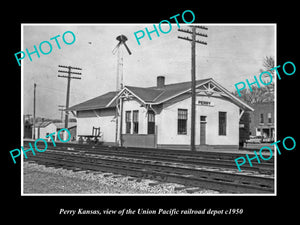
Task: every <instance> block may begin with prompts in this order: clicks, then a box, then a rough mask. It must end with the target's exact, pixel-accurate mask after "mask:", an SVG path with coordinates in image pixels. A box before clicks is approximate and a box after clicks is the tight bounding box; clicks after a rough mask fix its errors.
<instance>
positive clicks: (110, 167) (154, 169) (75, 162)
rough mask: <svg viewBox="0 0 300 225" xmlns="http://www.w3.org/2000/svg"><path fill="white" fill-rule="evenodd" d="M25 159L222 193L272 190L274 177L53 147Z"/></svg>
mask: <svg viewBox="0 0 300 225" xmlns="http://www.w3.org/2000/svg"><path fill="white" fill-rule="evenodd" d="M28 160H30V161H36V162H37V163H39V164H45V165H51V166H55V167H64V168H68V169H76V170H78V169H80V170H92V171H102V172H111V173H117V174H122V175H126V176H133V177H142V178H149V179H154V180H159V181H163V182H172V183H180V184H183V185H186V186H188V187H201V188H205V189H211V190H217V191H220V192H225V193H273V192H274V179H272V178H268V177H260V176H253V175H251V176H250V175H242V174H234V173H228V172H224V171H211V170H208V169H204V168H199V167H198V168H195V167H190V166H188V165H187V164H178V163H176V164H174V163H171V162H161V161H157V160H153V159H151V158H148V159H136V158H126V157H121V156H119V155H118V156H116V155H115V156H111V155H110V156H108V155H100V154H93V153H91V152H88V153H87V152H83V151H73V150H67V151H64V150H62V149H60V150H57V149H56V147H55V148H53V149H48V150H47V151H45V152H43V153H39V154H37V155H36V156H33V155H30V156H28ZM25 161H26V160H25Z"/></svg>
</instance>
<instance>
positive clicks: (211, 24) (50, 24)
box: [20, 23, 277, 197]
mask: <svg viewBox="0 0 300 225" xmlns="http://www.w3.org/2000/svg"><path fill="white" fill-rule="evenodd" d="M151 24H153V23H127V24H122V23H121V24H120V23H112V24H110V23H103V24H102V23H96V24H95V23H92V24H89V23H62V24H61V23H21V51H23V49H24V46H23V38H24V37H23V32H24V29H23V28H24V26H116V25H122V26H134V25H136V26H141V25H146V26H147V25H151ZM155 24H156V23H155ZM171 24H172V25H174V26H175V25H177V24H176V23H171ZM180 25H187V24H180ZM190 25H201V26H274V40H275V41H274V44H275V48H274V49H275V55H274V58H275V65H277V23H226V24H222V23H203V24H202V23H201V24H199V23H192V24H190ZM249 76H250V74H249ZM23 83H24V76H23V63H21V144H20V145H21V146H23V135H24V126H23V122H24V121H23V114H24V112H23V109H24V107H23V106H24V105H23V100H24V99H23V92H24V88H23ZM274 123H275V141H277V77H276V79H275V109H274ZM21 152H22V151H21ZM20 157H21V196H188V197H195V196H216V197H217V196H277V151H275V150H274V161H275V164H274V166H275V171H274V193H271V194H65V193H64V194H27V193H26V194H24V186H23V184H24V179H23V173H24V171H23V162H24V160H23V152H22V153H21V156H20Z"/></svg>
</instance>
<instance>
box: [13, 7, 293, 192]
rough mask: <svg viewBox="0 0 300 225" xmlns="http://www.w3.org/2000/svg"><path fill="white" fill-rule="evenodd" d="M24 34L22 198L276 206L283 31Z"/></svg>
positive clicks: (166, 27)
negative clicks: (206, 200) (220, 199)
mask: <svg viewBox="0 0 300 225" xmlns="http://www.w3.org/2000/svg"><path fill="white" fill-rule="evenodd" d="M186 14H187V13H186ZM22 32H23V33H22V40H23V48H22V49H23V52H22V53H20V54H19V58H18V63H19V62H20V63H21V67H22V68H21V69H22V79H23V89H22V90H23V94H22V96H23V100H22V104H23V106H22V109H23V114H22V115H23V118H22V119H23V123H22V126H23V127H24V128H23V140H24V142H23V144H24V149H25V150H26V152H25V154H24V158H23V159H24V160H22V163H23V167H22V171H23V172H22V194H24V195H69V194H71V195H245V194H247V195H274V194H276V188H275V187H276V185H275V182H276V164H275V163H274V160H273V158H272V156H273V155H275V154H276V150H275V151H274V147H275V146H271V145H270V144H271V143H273V142H274V141H276V140H275V136H276V110H275V105H276V102H275V89H276V74H275V71H274V70H272V69H273V68H274V67H275V62H276V24H187V23H184V22H182V23H180V24H176V23H172V24H171V23H170V22H164V23H160V24H61V25H55V24H22ZM22 58H23V59H22ZM287 67H288V66H287ZM264 71H267V72H265V73H263V72H264ZM66 129H67V130H66ZM264 146H269V148H266V149H262V150H260V149H261V148H262V147H264ZM27 150H28V151H27ZM14 154H16V153H14ZM246 154H247V157H246Z"/></svg>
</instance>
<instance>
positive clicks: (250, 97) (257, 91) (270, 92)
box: [233, 56, 275, 104]
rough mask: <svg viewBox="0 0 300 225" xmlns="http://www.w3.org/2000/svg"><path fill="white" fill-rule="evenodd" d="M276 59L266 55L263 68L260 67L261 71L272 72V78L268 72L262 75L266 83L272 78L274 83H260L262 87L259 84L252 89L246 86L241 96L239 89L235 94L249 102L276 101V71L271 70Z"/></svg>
mask: <svg viewBox="0 0 300 225" xmlns="http://www.w3.org/2000/svg"><path fill="white" fill-rule="evenodd" d="M274 67H275V66H274V59H273V57H272V56H269V57H268V56H266V57H265V58H264V60H263V69H260V73H262V72H264V71H268V72H270V74H271V75H272V78H270V76H269V75H268V74H267V73H266V74H264V76H263V77H262V80H263V82H264V83H269V81H270V79H272V83H271V84H269V85H266V86H265V85H262V84H261V85H260V88H258V87H257V86H252V87H251V88H252V91H250V90H249V89H248V88H245V89H243V90H241V91H240V93H241V96H239V95H238V93H237V90H235V91H234V93H233V94H234V95H235V96H237V97H238V98H239V99H242V100H243V101H245V102H247V103H249V104H255V103H263V102H274V79H275V76H274V74H275V72H274V70H271V69H272V68H274Z"/></svg>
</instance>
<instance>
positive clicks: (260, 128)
mask: <svg viewBox="0 0 300 225" xmlns="http://www.w3.org/2000/svg"><path fill="white" fill-rule="evenodd" d="M252 107H253V108H254V112H251V113H250V118H251V123H250V132H251V135H253V136H261V137H262V138H263V139H266V140H268V141H273V140H274V138H275V127H274V125H275V115H274V108H275V106H274V102H263V103H255V104H253V105H252Z"/></svg>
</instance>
